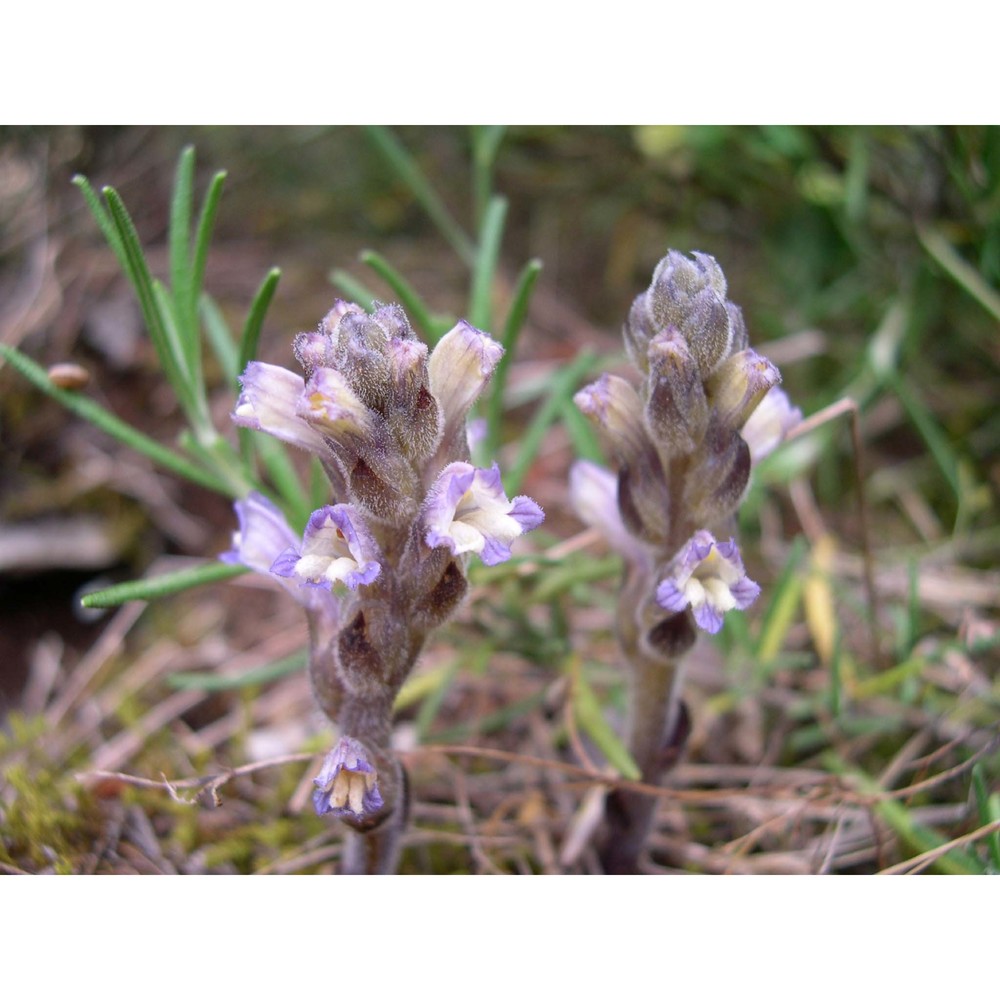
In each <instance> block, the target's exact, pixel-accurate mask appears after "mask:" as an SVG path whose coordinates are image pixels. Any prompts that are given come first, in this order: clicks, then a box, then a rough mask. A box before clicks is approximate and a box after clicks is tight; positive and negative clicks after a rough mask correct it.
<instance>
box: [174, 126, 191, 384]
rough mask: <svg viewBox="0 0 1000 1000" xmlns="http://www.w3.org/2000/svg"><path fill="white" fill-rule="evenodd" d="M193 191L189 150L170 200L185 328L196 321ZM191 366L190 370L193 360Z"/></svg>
mask: <svg viewBox="0 0 1000 1000" xmlns="http://www.w3.org/2000/svg"><path fill="white" fill-rule="evenodd" d="M193 189H194V148H193V147H192V146H188V147H187V148H186V149H185V150H184V151H183V152H182V153H181V155H180V158H179V159H178V160H177V172H176V174H175V176H174V194H173V197H172V198H171V200H170V238H169V243H170V287H171V291H172V292H173V297H174V302H175V303H176V304H177V311H178V313H179V314H180V321H181V325H182V326H185V325H186V321H187V320H189V319H194V311H195V299H196V292H195V286H194V281H193V275H192V273H191V261H190V259H189V245H190V240H191V213H192V207H191V206H192V201H193V197H194V195H193ZM195 349H197V344H195ZM188 350H189V351H190V348H188ZM188 362H189V367H190V357H188Z"/></svg>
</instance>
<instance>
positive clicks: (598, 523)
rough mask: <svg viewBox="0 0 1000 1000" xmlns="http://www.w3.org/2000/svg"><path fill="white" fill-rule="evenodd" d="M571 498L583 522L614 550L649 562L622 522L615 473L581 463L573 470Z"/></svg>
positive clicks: (574, 464) (570, 485) (579, 461)
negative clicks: (595, 530) (603, 538)
mask: <svg viewBox="0 0 1000 1000" xmlns="http://www.w3.org/2000/svg"><path fill="white" fill-rule="evenodd" d="M569 497H570V501H571V502H572V504H573V508H574V510H575V511H576V513H577V515H578V516H579V518H580V520H581V521H583V523H584V524H586V525H587V526H588V527H591V528H596V529H597V530H598V531H600V532H601V533H602V534H603V535H604V536H605V538H607V540H608V543H609V544H610V545H611V547H612V548H613V549H615V550H616V551H618V552H620V553H621V554H622V555H624V556H628V558H630V559H632V560H634V561H636V562H641V561H643V560H644V559H645V558H646V556H645V550H644V549H643V547H642V545H641V544H640V543H639V541H638V540H637V539H636V538H635V536H634V535H631V534H629V531H628V529H627V528H626V527H625V522H624V521H622V516H621V512H620V511H619V509H618V477H617V476H616V475H615V474H614V473H613V472H611V471H610V470H609V469H603V468H601V466H599V465H595V464H594V463H593V462H588V461H587V460H586V459H583V458H581V459H579V460H578V461H576V462H574V463H573V464H572V466H570V470H569Z"/></svg>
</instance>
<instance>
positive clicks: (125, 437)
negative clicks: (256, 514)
mask: <svg viewBox="0 0 1000 1000" xmlns="http://www.w3.org/2000/svg"><path fill="white" fill-rule="evenodd" d="M0 355H2V356H3V357H4V358H6V359H7V360H8V361H9V362H10V363H11V364H12V365H13V366H14V368H16V369H17V370H18V371H19V372H20V373H21V374H22V375H23V376H24V377H25V378H26V379H28V381H29V382H31V383H32V384H33V385H34V386H35V387H36V388H38V389H41V391H42V392H44V393H46V394H47V395H49V396H51V397H52V398H53V399H55V400H57V401H58V402H59V403H61V404H62V405H63V406H65V407H66V409H68V410H71V411H72V412H73V413H75V414H76V415H77V416H78V417H83V419H84V420H89V421H90V422H91V423H92V424H94V425H95V426H97V427H99V428H100V429H101V430H102V431H104V432H105V433H106V434H110V435H111V437H113V438H115V439H116V440H118V441H121V442H122V444H125V445H128V447H130V448H133V449H134V450H135V451H138V452H139V453H140V454H143V455H145V456H146V457H147V458H150V459H152V460H153V461H154V462H156V463H158V464H159V465H162V466H163V467H164V468H165V469H169V470H170V471H171V472H175V473H176V474H177V475H179V476H183V477H184V478H185V479H190V480H191V481H192V482H194V483H198V485H199V486H205V487H207V488H208V489H210V490H215V492H216V493H222V494H223V495H230V489H229V487H228V486H227V485H226V483H225V481H224V480H223V479H221V478H220V477H219V476H217V475H216V474H215V473H214V472H210V471H208V470H207V469H205V468H202V467H201V466H199V465H195V464H194V463H192V462H190V461H189V460H188V459H187V458H185V457H184V456H183V455H178V454H177V453H176V452H174V451H171V450H170V449H169V448H166V447H164V446H163V445H162V444H160V443H159V441H156V440H154V439H153V438H151V437H147V436H146V435H145V434H143V433H142V432H141V431H138V430H136V429H135V428H134V427H132V426H131V425H130V424H127V423H125V421H124V420H121V419H119V418H118V417H116V416H115V415H114V414H113V413H112V412H111V411H110V410H106V409H105V408H104V407H103V406H101V405H100V404H99V403H96V402H94V400H92V399H91V398H90V397H89V396H81V395H79V394H78V393H76V392H71V391H70V390H68V389H60V388H59V387H58V386H56V385H53V383H52V382H51V380H50V379H49V376H48V373H47V372H46V371H45V369H44V368H42V367H41V366H40V365H37V364H36V363H35V362H34V361H32V360H31V358H29V357H28V356H27V355H25V354H22V353H21V352H20V351H18V350H16V349H15V348H13V347H9V346H7V345H6V344H0ZM232 495H235V494H232Z"/></svg>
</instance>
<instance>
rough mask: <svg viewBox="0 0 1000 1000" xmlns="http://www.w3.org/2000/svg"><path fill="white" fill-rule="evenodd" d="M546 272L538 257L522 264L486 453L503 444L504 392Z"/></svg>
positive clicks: (490, 406)
mask: <svg viewBox="0 0 1000 1000" xmlns="http://www.w3.org/2000/svg"><path fill="white" fill-rule="evenodd" d="M541 273H542V262H541V261H540V260H538V259H537V258H533V259H532V260H529V261H528V263H527V264H525V265H524V267H523V268H521V273H520V274H519V275H518V278H517V285H516V286H515V288H514V297H513V299H512V300H511V304H510V311H509V312H508V313H507V322H506V323H504V328H503V337H502V339H501V341H500V342H501V343H502V344H503V348H504V354H503V357H502V358H501V359H500V364H499V365H497V368H496V371H495V372H494V373H493V378H492V380H491V383H490V396H489V402H488V403H487V406H486V428H487V430H486V454H487V455H488V456H492V455H495V454H496V453H497V451H498V449H499V448H500V425H501V423H502V421H503V396H504V389H505V388H506V385H507V372H508V371H509V370H510V365H511V362H512V361H513V360H514V355H515V353H516V350H517V340H518V337H519V336H520V334H521V330H522V329H524V321H525V319H527V317H528V306H529V304H530V302H531V293H532V292H533V291H534V288H535V283H536V282H537V281H538V276H539V275H540V274H541Z"/></svg>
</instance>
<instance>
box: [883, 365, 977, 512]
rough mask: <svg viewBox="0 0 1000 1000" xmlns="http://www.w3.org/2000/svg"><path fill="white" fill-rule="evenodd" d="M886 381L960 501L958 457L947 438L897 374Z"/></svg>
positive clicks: (888, 375) (894, 373) (891, 373)
mask: <svg viewBox="0 0 1000 1000" xmlns="http://www.w3.org/2000/svg"><path fill="white" fill-rule="evenodd" d="M886 381H887V382H888V384H889V386H890V388H891V389H892V390H893V392H895V393H896V395H897V396H898V397H899V401H900V402H901V403H902V404H903V408H904V409H905V410H906V412H907V413H908V414H909V416H910V419H911V420H912V421H913V423H914V426H915V427H916V428H917V430H918V431H919V432H920V436H921V437H922V438H923V439H924V441H925V442H926V444H927V447H928V449H929V450H930V453H931V454H932V455H933V456H934V460H935V461H936V462H937V464H938V468H939V469H940V470H941V473H942V474H943V475H944V478H945V479H946V480H947V481H948V485H949V486H950V487H951V488H952V491H953V492H954V494H955V497H956V498H957V499H959V500H960V499H961V496H962V490H961V483H960V482H959V478H958V457H957V456H956V455H955V452H954V451H953V450H952V446H951V442H950V441H949V440H948V436H947V435H946V434H945V433H944V432H943V431H942V430H941V428H940V427H939V426H938V424H937V422H936V421H935V420H934V418H933V417H932V416H931V415H930V413H929V412H928V410H927V407H926V406H924V405H923V403H922V401H921V400H920V399H918V398H917V396H916V394H915V393H914V392H913V391H912V390H911V388H910V386H909V385H907V383H906V381H905V380H904V379H903V378H902V377H901V376H900V375H899V373H898V372H890V373H888V374H887V375H886Z"/></svg>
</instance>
